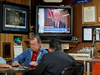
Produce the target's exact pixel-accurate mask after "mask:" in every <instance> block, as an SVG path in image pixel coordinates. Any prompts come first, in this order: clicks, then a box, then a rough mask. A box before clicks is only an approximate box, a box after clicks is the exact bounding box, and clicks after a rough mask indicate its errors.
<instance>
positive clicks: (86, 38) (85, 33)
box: [82, 26, 93, 42]
mask: <svg viewBox="0 0 100 75" xmlns="http://www.w3.org/2000/svg"><path fill="white" fill-rule="evenodd" d="M92 41H93V27H92V26H85V27H82V42H92Z"/></svg>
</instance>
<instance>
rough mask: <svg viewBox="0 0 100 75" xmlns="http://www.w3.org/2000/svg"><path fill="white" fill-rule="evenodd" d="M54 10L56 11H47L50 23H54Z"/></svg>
mask: <svg viewBox="0 0 100 75" xmlns="http://www.w3.org/2000/svg"><path fill="white" fill-rule="evenodd" d="M55 10H56V9H47V14H48V18H50V21H54V15H53V12H54V11H55Z"/></svg>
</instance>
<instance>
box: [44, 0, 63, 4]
mask: <svg viewBox="0 0 100 75" xmlns="http://www.w3.org/2000/svg"><path fill="white" fill-rule="evenodd" d="M62 1H63V0H43V2H45V3H61V2H62Z"/></svg>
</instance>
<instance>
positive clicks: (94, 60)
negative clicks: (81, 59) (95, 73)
mask: <svg viewBox="0 0 100 75" xmlns="http://www.w3.org/2000/svg"><path fill="white" fill-rule="evenodd" d="M85 62H87V75H90V63H92V64H93V63H96V62H100V60H98V59H89V60H85ZM92 68H93V67H92Z"/></svg>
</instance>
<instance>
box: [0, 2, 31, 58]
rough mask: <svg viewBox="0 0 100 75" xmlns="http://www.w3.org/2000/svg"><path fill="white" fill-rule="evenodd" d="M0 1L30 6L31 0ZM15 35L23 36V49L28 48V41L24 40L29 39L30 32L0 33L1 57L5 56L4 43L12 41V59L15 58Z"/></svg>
mask: <svg viewBox="0 0 100 75" xmlns="http://www.w3.org/2000/svg"><path fill="white" fill-rule="evenodd" d="M0 1H6V2H11V3H16V4H21V5H27V6H29V0H0ZM14 36H22V48H23V50H25V49H26V48H28V45H27V43H25V42H24V41H26V40H28V34H16V33H14V34H13V33H0V56H1V57H3V43H4V42H10V43H11V57H10V59H13V58H14V39H13V37H14Z"/></svg>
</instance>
